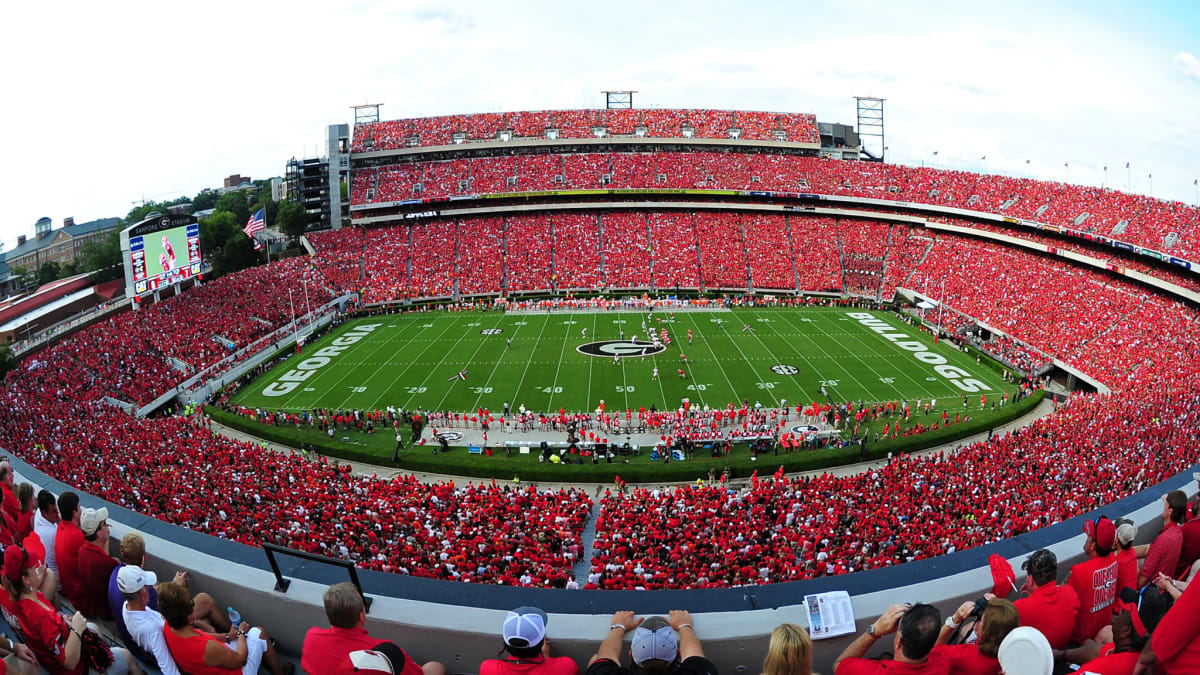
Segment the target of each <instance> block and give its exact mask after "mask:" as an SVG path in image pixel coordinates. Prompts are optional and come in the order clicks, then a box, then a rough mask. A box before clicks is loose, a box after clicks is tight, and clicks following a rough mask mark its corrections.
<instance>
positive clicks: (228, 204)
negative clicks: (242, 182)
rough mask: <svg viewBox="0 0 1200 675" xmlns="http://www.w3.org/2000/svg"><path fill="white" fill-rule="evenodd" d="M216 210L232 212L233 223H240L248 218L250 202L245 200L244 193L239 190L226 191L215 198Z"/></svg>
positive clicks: (244, 222)
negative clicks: (218, 197)
mask: <svg viewBox="0 0 1200 675" xmlns="http://www.w3.org/2000/svg"><path fill="white" fill-rule="evenodd" d="M214 208H215V209H216V210H217V211H228V212H230V213H232V214H233V220H234V222H235V223H240V224H242V225H245V224H246V221H247V220H249V219H250V203H249V202H247V201H246V193H244V192H242V191H241V190H235V191H233V192H226V193H225V194H223V195H221V198H220V199H218V200H217V205H216V206H215V207H214Z"/></svg>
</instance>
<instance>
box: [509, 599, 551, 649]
mask: <svg viewBox="0 0 1200 675" xmlns="http://www.w3.org/2000/svg"><path fill="white" fill-rule="evenodd" d="M547 621H548V619H547V617H546V613H545V612H543V611H542V610H540V609H538V608H537V607H518V608H516V609H514V610H512V611H511V612H509V613H508V616H506V617H504V629H503V634H504V644H506V645H508V646H509V647H517V648H518V649H520V648H524V647H533V646H535V645H538V644H541V642H542V640H544V639H546V623H547Z"/></svg>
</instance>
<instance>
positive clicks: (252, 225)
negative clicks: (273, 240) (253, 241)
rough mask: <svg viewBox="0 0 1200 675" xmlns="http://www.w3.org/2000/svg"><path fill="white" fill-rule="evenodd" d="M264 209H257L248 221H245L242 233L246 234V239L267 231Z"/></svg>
mask: <svg viewBox="0 0 1200 675" xmlns="http://www.w3.org/2000/svg"><path fill="white" fill-rule="evenodd" d="M264 211H265V209H259V210H258V211H255V212H254V215H252V216H250V220H248V221H246V227H244V228H242V232H245V233H246V236H247V237H253V236H254V233H255V232H259V231H261V230H265V229H267V224H266V222H265V221H264V217H265V213H264Z"/></svg>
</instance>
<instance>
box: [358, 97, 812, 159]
mask: <svg viewBox="0 0 1200 675" xmlns="http://www.w3.org/2000/svg"><path fill="white" fill-rule="evenodd" d="M506 134H508V135H511V138H512V139H514V140H515V139H553V138H559V139H574V138H596V137H607V136H639V137H645V138H723V139H728V138H740V139H745V140H758V141H789V142H793V143H816V142H817V141H818V140H819V133H818V131H817V120H816V117H815V116H814V115H811V114H806V113H773V112H760V111H729V110H706V109H661V108H655V109H641V108H636V109H635V108H627V109H604V110H534V111H522V112H510V113H477V114H468V115H447V116H442V117H418V118H411V119H401V120H387V121H380V122H370V123H364V124H358V125H356V126H355V127H354V141H353V143H352V145H351V152H355V153H362V152H375V151H380V150H397V149H400V148H407V147H416V146H439V145H452V144H456V143H469V142H481V141H497V140H503V138H504V135H506Z"/></svg>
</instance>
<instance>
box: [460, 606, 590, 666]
mask: <svg viewBox="0 0 1200 675" xmlns="http://www.w3.org/2000/svg"><path fill="white" fill-rule="evenodd" d="M546 622H547V619H546V613H545V612H543V611H542V610H540V609H538V608H537V607H518V608H517V609H514V610H513V611H511V612H509V613H508V616H506V617H505V618H504V626H503V628H502V634H503V638H504V651H505V652H506V653H505V654H504V655H503V656H501V657H500V658H498V659H487V660H486V661H484V662H483V663H482V664H480V666H479V675H578V673H579V666H578V665H576V663H575V659H572V658H571V657H569V656H550V643H549V642H548V641H547V640H546Z"/></svg>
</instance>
